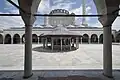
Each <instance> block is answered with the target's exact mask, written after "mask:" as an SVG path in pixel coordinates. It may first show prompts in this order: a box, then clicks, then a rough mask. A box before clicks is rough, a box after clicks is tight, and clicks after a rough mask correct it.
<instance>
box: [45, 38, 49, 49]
mask: <svg viewBox="0 0 120 80" xmlns="http://www.w3.org/2000/svg"><path fill="white" fill-rule="evenodd" d="M45 41H46V47H48V40H47V38H46V40H45Z"/></svg>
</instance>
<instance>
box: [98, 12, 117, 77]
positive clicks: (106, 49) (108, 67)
mask: <svg viewBox="0 0 120 80" xmlns="http://www.w3.org/2000/svg"><path fill="white" fill-rule="evenodd" d="M110 12H111V11H110ZM116 17H117V15H116V14H114V15H113V14H112V15H104V16H102V17H100V18H99V21H100V22H101V23H102V25H103V70H104V71H103V74H104V75H105V76H107V77H113V75H112V31H111V27H112V23H113V22H114V20H115V19H116Z"/></svg>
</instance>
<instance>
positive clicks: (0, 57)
mask: <svg viewBox="0 0 120 80" xmlns="http://www.w3.org/2000/svg"><path fill="white" fill-rule="evenodd" d="M40 46H42V44H33V50H32V55H33V56H32V58H33V59H32V61H33V63H32V65H33V70H56V69H66V70H68V69H75V70H76V69H102V67H103V44H80V45H79V49H77V50H73V51H68V52H40V51H39V50H38V51H37V50H34V48H37V47H40ZM112 48H113V54H112V55H113V69H119V68H120V44H113V45H112ZM23 69H24V44H0V70H23Z"/></svg>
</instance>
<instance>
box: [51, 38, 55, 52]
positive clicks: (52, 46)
mask: <svg viewBox="0 0 120 80" xmlns="http://www.w3.org/2000/svg"><path fill="white" fill-rule="evenodd" d="M51 39H52V40H51V48H52V50H53V48H54V46H53V45H54V44H53V41H54V40H53V38H51Z"/></svg>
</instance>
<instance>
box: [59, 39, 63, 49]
mask: <svg viewBox="0 0 120 80" xmlns="http://www.w3.org/2000/svg"><path fill="white" fill-rule="evenodd" d="M60 42H61V43H60V45H61V51H62V49H63V48H62V37H61V38H60Z"/></svg>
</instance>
